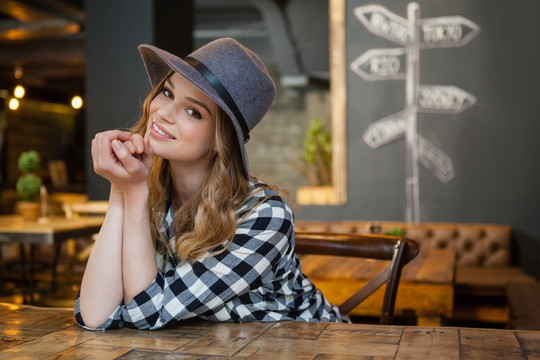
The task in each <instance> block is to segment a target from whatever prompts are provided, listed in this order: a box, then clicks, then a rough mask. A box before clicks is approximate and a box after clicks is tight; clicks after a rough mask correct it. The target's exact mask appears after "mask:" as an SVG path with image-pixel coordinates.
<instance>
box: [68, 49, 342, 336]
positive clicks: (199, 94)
mask: <svg viewBox="0 0 540 360" xmlns="http://www.w3.org/2000/svg"><path fill="white" fill-rule="evenodd" d="M139 50H140V52H141V54H142V57H143V60H144V63H145V66H146V69H147V72H148V75H149V78H150V81H151V83H152V85H153V89H152V90H151V92H150V94H149V95H148V97H147V98H146V100H145V102H144V104H143V116H142V117H141V119H140V121H139V122H138V123H137V124H136V125H135V126H134V128H133V129H132V131H131V132H130V133H128V132H123V131H119V130H111V131H106V132H103V133H99V134H97V135H96V136H95V138H94V140H93V141H92V158H93V163H94V169H95V171H96V173H97V174H99V175H101V176H103V177H104V178H106V179H107V180H109V181H110V183H111V191H110V197H109V207H108V211H107V215H106V218H105V221H104V224H103V227H102V229H101V231H100V233H99V236H98V239H97V241H96V243H95V246H94V248H93V250H92V254H91V256H90V258H89V260H88V264H87V267H86V270H85V274H84V277H83V280H82V284H81V291H80V297H79V298H78V299H77V301H76V305H75V314H76V318H77V321H78V323H79V324H80V325H81V326H84V327H86V328H90V329H113V328H118V327H121V326H124V325H125V326H129V327H135V328H143V329H158V328H161V327H163V326H165V325H167V324H170V323H174V322H177V321H180V320H183V319H186V318H192V317H199V318H203V319H207V320H213V321H229V322H231V321H232V322H246V321H276V320H300V321H333V322H347V321H349V320H348V318H347V317H346V316H344V315H342V314H341V313H340V311H339V309H338V308H337V307H336V306H334V305H331V304H330V303H328V301H327V300H326V299H325V298H324V296H323V295H322V293H321V292H320V291H319V290H317V289H316V287H315V286H314V285H313V283H312V282H311V281H310V280H309V279H307V278H306V277H305V275H303V274H302V272H301V270H300V262H299V259H298V258H297V256H296V254H295V251H294V226H293V214H292V210H291V208H290V207H289V205H288V204H287V202H286V200H285V199H284V198H283V197H282V196H281V195H280V194H279V192H278V191H277V190H275V189H273V188H272V187H271V186H269V185H267V184H265V183H264V182H261V181H260V180H258V179H256V178H254V177H251V176H250V172H249V162H248V158H247V152H246V148H245V142H247V140H248V139H249V136H250V135H249V134H250V131H251V130H252V129H253V128H254V127H255V126H256V125H257V124H258V123H259V122H260V121H261V119H262V118H263V116H264V115H265V113H266V112H267V110H268V108H269V107H270V105H271V104H272V101H273V99H274V95H275V86H274V83H273V81H272V79H271V77H270V75H269V74H268V71H267V69H266V67H265V66H264V64H263V63H262V61H261V59H260V58H259V57H258V56H257V55H256V54H255V53H253V52H252V51H251V50H249V49H247V48H246V47H244V46H243V45H241V44H240V43H238V42H237V41H236V40H233V39H231V38H223V39H218V40H215V41H213V42H210V43H208V44H207V45H205V46H203V47H201V48H200V49H198V50H196V51H195V52H193V53H192V54H191V55H190V56H189V57H187V58H186V59H181V58H178V57H176V56H175V55H172V54H170V53H168V52H166V51H163V50H161V49H158V48H156V47H153V46H150V45H141V46H140V47H139ZM239 69H241V71H239Z"/></svg>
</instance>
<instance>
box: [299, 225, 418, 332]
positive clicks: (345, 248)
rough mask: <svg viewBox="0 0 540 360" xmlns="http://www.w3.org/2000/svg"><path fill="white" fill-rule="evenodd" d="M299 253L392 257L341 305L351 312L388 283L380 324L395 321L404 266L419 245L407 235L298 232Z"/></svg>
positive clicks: (345, 311)
mask: <svg viewBox="0 0 540 360" xmlns="http://www.w3.org/2000/svg"><path fill="white" fill-rule="evenodd" d="M295 241H296V252H297V253H298V254H314V255H334V256H348V257H361V258H370V259H378V260H390V265H389V266H388V267H387V268H385V269H384V270H383V271H381V272H380V273H379V274H378V275H377V276H375V277H374V278H372V279H371V280H370V281H368V283H367V284H366V285H365V286H364V287H362V288H361V289H360V290H358V292H356V293H355V294H354V295H352V296H351V297H350V298H349V299H348V300H347V301H345V302H344V303H343V304H341V305H340V306H339V308H340V311H342V312H343V313H345V314H348V313H349V312H350V311H351V310H352V309H354V308H355V307H356V306H357V305H358V304H360V303H361V302H362V301H363V300H364V299H366V298H367V297H368V296H370V295H371V294H372V293H374V292H375V291H376V290H377V289H378V288H380V287H381V286H382V285H383V284H386V289H385V293H384V299H383V306H382V314H381V318H380V323H381V324H383V325H388V324H391V323H392V321H393V318H394V307H395V303H396V296H397V290H398V286H399V281H400V278H401V271H402V269H403V266H405V264H407V263H408V262H409V261H411V260H412V259H413V258H415V257H416V255H418V252H419V248H418V244H417V243H416V242H415V241H413V240H411V239H407V238H405V237H401V236H388V235H360V234H337V233H322V232H307V231H296V232H295Z"/></svg>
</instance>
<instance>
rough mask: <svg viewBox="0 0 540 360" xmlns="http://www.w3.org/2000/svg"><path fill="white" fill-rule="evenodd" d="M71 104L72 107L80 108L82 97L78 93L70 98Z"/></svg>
mask: <svg viewBox="0 0 540 360" xmlns="http://www.w3.org/2000/svg"><path fill="white" fill-rule="evenodd" d="M71 106H72V107H73V108H74V109H80V108H81V107H82V106H83V99H82V98H81V97H80V96H79V95H75V96H74V97H73V98H72V99H71Z"/></svg>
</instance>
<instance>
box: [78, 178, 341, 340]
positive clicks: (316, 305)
mask: <svg viewBox="0 0 540 360" xmlns="http://www.w3.org/2000/svg"><path fill="white" fill-rule="evenodd" d="M251 191H252V192H255V197H254V198H251V199H250V200H249V201H250V202H251V201H262V202H261V203H260V204H258V205H257V206H256V207H255V208H254V211H253V212H251V213H250V215H249V216H248V217H247V218H246V219H245V220H244V221H243V222H242V223H240V224H239V225H238V227H237V229H236V233H235V236H234V239H233V241H232V244H231V245H230V246H229V247H228V248H227V249H226V250H225V251H223V252H221V253H220V254H218V255H213V256H207V257H204V258H202V259H200V260H197V261H194V262H190V263H180V264H178V265H175V264H173V263H171V262H164V260H163V258H162V257H161V256H160V255H157V258H156V260H157V263H158V267H159V266H161V268H162V269H163V271H159V272H158V274H157V276H156V278H155V279H154V280H153V281H152V283H151V284H150V285H149V286H148V288H146V289H145V290H144V291H143V292H141V293H140V294H138V295H137V296H135V297H134V298H133V299H132V300H131V301H130V302H129V303H128V304H126V305H120V306H118V308H117V309H116V311H114V313H113V314H111V316H110V317H109V319H108V320H107V321H106V322H105V323H104V324H103V325H102V326H100V327H99V328H98V329H101V330H104V329H116V328H120V327H122V326H127V327H132V328H139V329H159V328H161V327H163V326H165V325H168V324H172V323H175V322H178V321H180V320H182V319H188V318H193V317H197V318H201V319H206V320H211V321H227V322H247V321H282V320H298V321H324V322H348V321H349V319H348V318H347V317H346V316H344V315H342V314H340V312H339V310H338V308H337V306H335V305H331V304H329V303H328V301H327V300H326V299H325V297H324V296H323V295H322V293H321V292H320V291H319V290H318V289H316V288H315V286H314V284H313V283H312V282H311V280H309V279H308V278H307V277H306V276H305V275H304V274H302V271H301V264H300V260H299V259H298V257H297V256H296V255H295V253H294V225H293V213H292V211H291V209H290V208H289V206H288V205H287V204H286V202H285V201H284V199H283V198H282V197H281V196H279V195H278V194H277V193H275V192H274V191H272V190H264V191H260V190H257V185H256V184H251ZM246 206H247V204H245V205H244V206H243V207H242V208H241V209H239V212H241V211H242V209H243V208H245V207H246ZM172 218H173V212H172V207H170V206H168V207H167V210H166V214H165V218H164V228H165V229H167V231H168V232H169V234H171V232H172V231H173V228H174V227H173V226H171V224H172ZM170 238H172V237H170ZM172 248H174V247H172ZM75 318H76V319H77V322H78V323H79V325H81V326H83V327H85V325H84V322H83V319H82V317H81V314H80V309H79V297H77V300H76V303H75Z"/></svg>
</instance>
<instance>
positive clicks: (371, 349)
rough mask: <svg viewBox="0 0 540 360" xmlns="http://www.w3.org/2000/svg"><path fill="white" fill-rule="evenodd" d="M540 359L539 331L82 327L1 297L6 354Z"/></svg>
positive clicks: (0, 352)
mask: <svg viewBox="0 0 540 360" xmlns="http://www.w3.org/2000/svg"><path fill="white" fill-rule="evenodd" d="M18 358H21V359H22V358H24V359H53V358H54V359H81V358H84V359H87V358H88V359H93V358H96V359H134V358H144V359H149V358H152V359H199V358H220V359H237V358H244V359H338V358H339V359H506V360H507V359H540V332H539V331H512V330H495V329H474V328H451V327H431V328H430V327H418V326H381V325H363V324H334V323H307V322H276V323H244V324H231V323H214V322H208V321H201V320H188V321H183V322H180V323H179V324H177V325H175V326H173V327H170V328H167V329H163V330H157V331H146V330H132V329H120V330H111V331H88V330H85V329H82V328H80V327H79V326H78V325H77V324H76V323H75V320H74V318H73V310H71V309H55V308H39V307H32V306H20V305H13V304H6V303H0V359H18Z"/></svg>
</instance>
